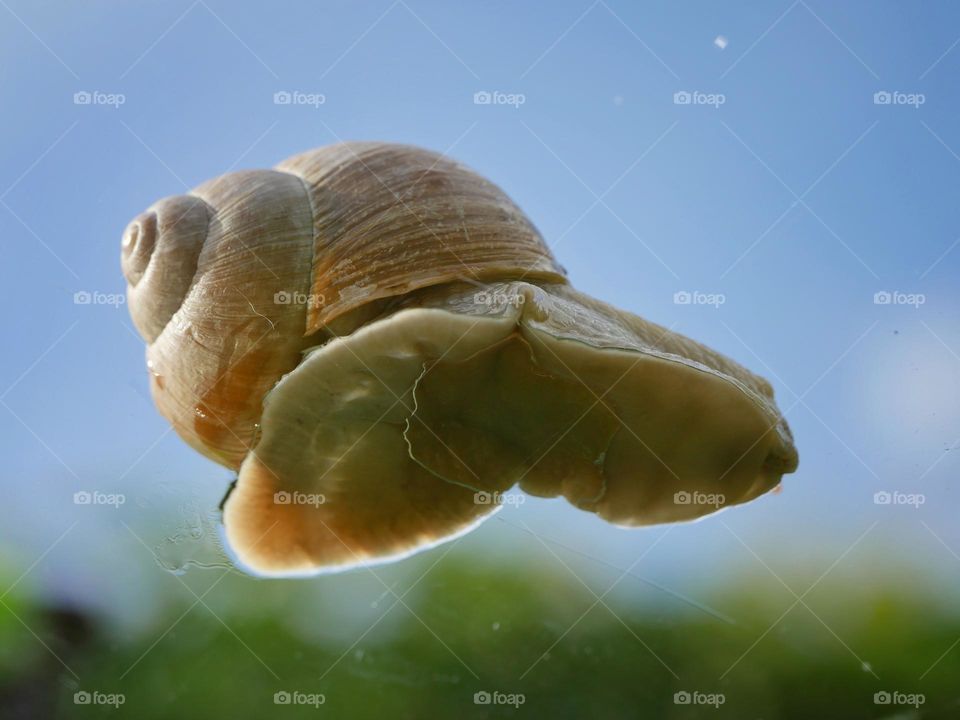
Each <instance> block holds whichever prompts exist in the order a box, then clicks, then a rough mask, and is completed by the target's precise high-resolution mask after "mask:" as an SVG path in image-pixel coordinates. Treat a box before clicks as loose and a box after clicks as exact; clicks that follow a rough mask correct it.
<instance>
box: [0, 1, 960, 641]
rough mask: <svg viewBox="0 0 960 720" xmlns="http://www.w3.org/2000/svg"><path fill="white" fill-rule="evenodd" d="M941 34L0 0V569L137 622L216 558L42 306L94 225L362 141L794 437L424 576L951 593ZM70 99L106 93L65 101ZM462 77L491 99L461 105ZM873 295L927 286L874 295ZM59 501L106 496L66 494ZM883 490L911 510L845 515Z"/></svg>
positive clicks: (490, 11) (127, 407) (888, 27)
mask: <svg viewBox="0 0 960 720" xmlns="http://www.w3.org/2000/svg"><path fill="white" fill-rule="evenodd" d="M720 35H723V36H725V37H726V38H728V45H727V46H726V47H725V48H724V49H721V48H720V47H718V46H717V45H716V44H715V42H714V40H715V38H717V36H720ZM958 36H960V12H958V10H957V7H956V5H955V4H954V3H950V2H925V3H922V4H921V3H897V2H844V3H830V2H825V1H824V0H806V1H805V2H794V3H792V4H791V3H790V2H724V3H718V2H684V3H677V2H644V3H630V2H624V1H622V0H598V1H597V2H593V3H592V4H591V3H590V2H589V1H588V0H584V1H583V2H555V3H549V4H547V3H544V4H542V5H539V6H537V5H534V4H521V3H515V2H505V1H501V2H485V3H482V4H481V3H458V4H452V3H440V2H429V1H427V0H398V1H397V2H393V3H391V2H390V0H384V1H382V2H366V3H351V2H324V3H307V2H296V3H294V2H276V3H269V4H267V3H264V4H262V5H257V4H253V3H228V2H224V1H223V0H202V1H199V2H194V3H190V2H180V1H178V2H167V3H159V2H149V3H146V2H145V3H136V4H133V3H124V4H121V3H113V2H85V3H82V4H80V3H59V2H26V1H24V0H3V1H2V2H0V97H2V108H3V111H2V114H0V129H2V132H3V137H4V138H5V142H3V143H0V199H2V203H0V300H2V308H3V311H2V312H3V319H4V323H3V326H4V328H5V336H6V342H5V348H4V352H3V353H2V354H0V378H2V379H3V382H2V383H0V399H2V407H0V423H2V427H3V432H2V433H0V452H2V455H3V458H4V462H3V464H2V470H0V489H2V498H3V501H2V502H0V535H2V545H0V562H3V563H4V564H5V565H6V566H7V567H8V570H9V572H10V573H11V575H12V577H17V576H19V575H20V574H21V573H22V572H24V571H28V570H29V572H28V573H27V575H26V576H25V577H24V579H23V580H22V583H20V589H21V590H24V589H29V591H30V592H36V593H38V594H41V595H45V596H61V597H66V598H69V599H70V600H71V601H73V602H79V603H82V604H86V605H90V606H92V607H95V608H99V609H101V610H103V611H105V612H108V613H109V614H110V615H111V617H112V618H114V619H116V620H117V621H118V622H134V623H135V622H148V621H149V620H150V617H151V614H152V613H154V612H158V606H159V605H160V603H161V599H160V598H161V597H162V593H163V592H164V591H167V590H169V591H170V592H174V591H176V590H177V585H176V583H173V582H171V581H172V578H169V577H168V576H167V572H166V571H171V570H172V571H174V572H184V571H185V569H187V568H189V567H193V566H200V567H203V566H212V567H218V568H225V567H228V565H227V563H226V560H225V558H224V556H223V554H222V552H221V550H220V548H219V546H218V538H217V533H216V513H215V508H216V504H217V503H218V502H219V500H220V498H221V497H222V495H223V492H224V490H225V488H226V485H227V483H228V482H229V481H230V479H231V477H230V473H229V472H228V471H226V470H224V469H223V468H219V467H218V466H216V465H214V464H212V463H211V462H209V461H207V460H205V459H203V458H201V457H200V456H199V455H198V454H197V453H195V452H193V451H192V450H190V449H189V448H188V447H187V446H186V444H184V443H183V442H182V441H180V440H179V439H178V438H177V437H176V435H175V434H174V433H172V432H169V429H168V426H167V424H166V422H165V421H164V420H163V419H162V418H161V417H160V416H159V414H158V413H157V412H156V411H155V409H154V408H153V406H152V404H151V402H150V400H149V396H148V389H147V387H148V386H147V375H146V370H145V367H144V359H143V351H144V348H143V343H142V341H141V340H140V338H139V336H138V335H137V333H136V332H135V331H134V330H133V327H132V324H131V322H130V319H129V317H128V315H127V311H126V309H125V308H124V307H119V308H117V307H112V306H110V305H93V304H91V305H78V304H75V303H74V294H75V293H77V292H79V291H86V292H99V293H105V294H110V293H117V294H120V293H123V292H124V289H125V285H124V281H123V278H122V275H121V273H120V269H119V243H120V234H121V232H122V230H123V228H124V227H125V225H126V223H127V222H128V221H129V220H130V219H131V218H132V217H133V216H134V215H135V214H137V213H138V212H140V211H141V210H142V209H144V208H145V207H146V206H148V205H149V204H151V203H152V202H153V201H154V200H156V199H158V198H160V197H162V196H165V195H171V194H178V193H181V192H183V191H184V190H185V189H187V188H189V187H192V186H194V185H196V184H199V183H200V182H202V181H204V180H206V179H207V178H210V177H213V176H215V175H218V174H220V173H222V172H225V171H227V170H229V169H237V168H254V167H269V166H271V165H273V164H275V163H277V162H279V161H280V160H281V159H283V158H284V157H286V156H288V155H291V154H294V153H296V152H300V151H302V150H305V149H307V148H310V147H314V146H319V145H324V144H327V143H332V142H336V141H338V140H341V139H380V140H390V141H397V142H406V143H414V144H418V145H422V146H425V147H428V148H431V149H434V150H437V151H440V152H447V153H449V154H450V155H451V156H453V157H455V158H457V159H459V160H462V161H463V162H465V163H467V164H468V165H471V166H472V167H473V168H475V169H476V170H478V171H479V172H481V173H483V174H484V175H486V176H488V177H489V178H491V179H492V180H494V181H495V182H496V183H498V184H499V185H501V186H502V187H503V188H504V189H505V190H506V191H507V192H508V193H509V194H510V195H511V196H512V197H513V198H514V199H515V200H516V201H517V203H518V204H519V205H520V206H521V207H522V208H524V209H525V211H526V212H527V213H528V215H529V216H530V218H531V219H532V220H533V221H534V222H535V223H536V224H537V226H538V227H539V228H540V230H541V232H542V233H543V235H544V237H545V238H546V239H547V241H548V242H549V243H550V244H551V246H552V247H553V249H554V252H555V254H556V256H557V257H558V259H559V260H560V262H561V263H562V264H563V265H564V266H565V267H566V268H567V270H568V271H569V274H570V277H571V280H572V282H573V283H574V284H575V285H576V286H577V287H578V288H579V289H581V290H583V291H585V292H588V293H590V294H592V295H595V296H597V297H600V298H602V299H604V300H606V301H608V302H611V303H613V304H615V305H618V306H620V307H622V308H625V309H628V310H630V311H633V312H635V313H638V314H641V315H644V316H646V317H648V318H650V319H652V320H655V321H657V322H660V323H662V324H665V325H668V326H671V327H672V328H673V329H675V330H677V331H679V332H683V333H685V334H688V335H690V336H691V337H693V338H696V339H697V340H699V341H702V342H704V343H706V344H708V345H710V346H712V347H714V348H716V349H718V350H720V351H722V352H724V353H726V354H728V355H730V356H732V357H734V358H736V359H737V360H739V361H740V362H742V363H743V364H745V365H747V366H748V367H750V368H752V369H754V370H755V371H757V372H759V373H761V374H763V375H765V376H766V377H768V378H769V379H770V380H771V381H772V383H773V385H774V387H775V389H776V393H777V397H778V400H779V402H780V405H781V408H782V409H783V410H785V411H786V412H787V417H788V420H789V422H790V424H791V426H792V428H793V430H794V433H795V436H796V440H797V444H798V447H799V450H800V456H801V466H800V469H799V471H798V472H797V473H796V474H794V475H791V476H788V477H787V478H786V479H785V482H784V489H783V492H782V493H780V494H777V495H770V496H767V497H764V498H762V499H760V500H758V501H757V502H755V503H753V504H751V505H748V506H744V507H739V508H735V509H732V510H729V511H726V512H723V513H721V514H719V515H717V516H714V517H710V518H707V519H704V520H702V521H700V522H697V523H693V524H687V525H679V526H674V527H670V528H651V529H647V530H633V531H625V530H621V529H617V528H613V527H610V526H608V525H606V524H604V523H603V522H602V521H600V520H599V519H597V518H596V517H594V516H592V515H589V514H585V513H581V512H578V511H576V510H575V509H573V508H572V507H570V506H568V505H567V504H566V503H564V502H562V501H544V500H532V499H531V500H529V501H528V502H526V503H524V504H523V505H522V506H520V507H519V508H506V509H504V510H503V511H502V512H501V513H500V515H499V516H498V518H497V519H494V520H491V521H488V522H487V523H486V524H484V525H483V526H482V527H481V528H479V529H478V530H477V531H476V532H474V533H473V534H471V535H470V536H468V537H466V538H464V539H463V540H462V541H461V543H460V545H459V546H458V547H457V548H456V550H455V551H454V553H452V554H451V555H450V556H449V557H448V558H447V559H445V560H444V562H471V561H473V560H472V558H476V557H483V558H485V559H486V560H487V561H492V562H504V563H506V562H518V563H537V564H545V563H551V564H554V563H556V560H555V559H554V558H552V557H551V556H550V555H549V554H547V553H545V552H544V547H543V546H542V545H541V544H540V543H538V542H537V540H536V539H535V538H534V536H533V535H531V534H529V533H528V532H526V530H527V529H529V530H530V531H531V532H534V533H536V534H537V535H540V536H541V537H543V538H547V539H558V540H561V541H562V542H563V543H565V544H566V545H567V546H569V547H570V548H573V550H574V551H575V552H571V553H570V554H567V555H565V556H564V557H565V560H566V562H568V563H569V565H570V567H571V568H572V569H573V570H574V571H575V572H576V573H578V574H579V575H581V576H583V577H585V578H589V577H590V576H591V575H592V574H595V573H597V572H599V571H600V570H601V569H603V568H604V567H605V566H603V564H602V563H611V564H613V565H615V566H617V567H621V568H625V567H627V566H628V565H629V564H630V563H631V562H633V561H634V560H635V559H636V558H637V557H638V556H639V555H640V553H641V552H644V551H648V550H649V552H648V554H647V555H646V556H645V557H644V559H643V561H642V563H640V564H639V565H638V566H637V572H638V573H640V574H643V575H644V576H646V577H650V578H655V579H656V581H657V582H660V583H662V584H664V585H667V586H669V587H671V588H673V589H675V590H677V591H678V592H683V593H687V594H689V595H692V596H696V595H697V592H698V588H700V586H702V585H703V584H709V583H712V582H716V581H719V580H723V579H726V578H728V577H730V576H731V575H732V574H735V573H740V574H743V575H744V576H747V577H753V578H755V579H758V580H759V581H762V582H766V583H769V584H771V585H772V586H775V585H776V580H775V578H774V577H772V576H771V573H776V574H785V573H788V572H789V573H793V574H795V575H796V574H799V575H800V576H801V577H802V579H803V582H802V583H801V585H802V587H801V586H800V585H798V586H797V589H798V590H800V589H803V588H805V587H807V585H809V584H810V583H812V582H813V581H814V580H815V579H816V578H817V577H818V576H819V575H820V574H821V573H822V572H823V571H825V570H827V568H828V567H830V566H831V563H833V562H834V561H836V560H838V558H842V560H840V562H839V563H838V564H837V565H836V566H834V569H833V570H832V571H831V572H832V573H836V574H837V575H839V576H842V577H845V578H847V579H850V578H860V579H861V580H862V583H863V584H864V586H869V584H870V583H871V582H873V581H875V580H876V579H877V578H878V577H884V576H887V575H890V574H895V575H899V574H901V573H904V572H907V570H905V568H911V570H910V572H913V573H917V574H918V577H919V578H920V580H921V582H922V583H926V584H928V585H929V588H930V592H931V594H937V595H940V594H941V593H943V592H946V591H956V589H957V585H958V582H957V579H958V578H960V572H958V571H960V558H958V556H957V553H958V552H960V527H958V526H957V523H956V507H957V501H958V490H957V485H956V482H954V481H955V479H956V475H957V471H958V468H960V452H958V441H960V402H958V400H960V323H958V322H957V320H958V310H960V286H958V283H957V276H958V270H960V248H958V247H957V245H958V240H960V203H958V202H957V199H958V193H957V190H958V187H960V185H958V180H960V156H958V153H960V129H958V126H957V123H956V117H957V112H958V109H960V107H958V92H957V86H956V82H955V80H956V77H957V73H958V71H960V46H958V44H957V41H958ZM82 91H88V92H93V91H99V92H102V93H121V94H122V95H123V96H124V103H123V105H122V106H120V107H113V106H109V105H94V104H90V105H77V104H75V103H74V94H75V93H77V92H82ZM279 91H300V92H303V93H319V94H322V95H323V96H324V98H325V102H324V103H323V104H322V105H319V106H317V107H312V106H296V105H277V104H274V102H273V96H274V93H276V92H279ZM481 91H491V92H492V91H499V92H503V93H520V94H522V95H523V96H524V102H523V104H522V105H520V106H518V107H514V106H510V105H494V104H491V105H477V104H474V101H473V98H474V93H477V92H481ZM680 91H688V92H694V91H698V92H702V93H721V94H722V95H723V97H724V103H723V104H722V105H720V106H719V107H715V106H711V105H693V104H690V105H682V104H675V103H674V93H677V92H680ZM880 91H889V92H893V91H899V92H902V93H920V94H922V95H923V100H924V102H923V104H922V105H920V106H919V107H915V106H911V105H893V104H891V105H878V104H875V103H874V93H876V92H880ZM681 291H688V292H694V291H698V292H702V293H722V294H723V296H724V298H725V302H724V304H723V305H721V306H719V307H712V306H709V305H682V304H676V303H675V302H674V294H675V293H677V292H681ZM883 291H887V292H893V291H899V292H902V293H920V294H922V295H923V299H924V303H923V304H922V305H921V306H919V307H914V306H911V305H893V304H889V305H878V304H875V303H874V294H875V293H877V292H883ZM79 490H99V491H101V492H119V493H124V494H125V496H126V503H125V504H124V505H123V506H122V507H121V508H119V509H113V508H109V507H87V506H77V505H75V504H74V503H73V493H74V492H76V491H79ZM895 490H899V491H902V492H910V493H923V494H924V496H925V503H924V504H923V506H922V507H920V508H914V507H910V506H892V505H877V504H875V503H874V493H876V492H878V491H895ZM664 533H666V535H665V534H664ZM654 543H656V545H655V547H654ZM651 548H652V549H651ZM438 552H442V551H441V550H432V551H430V553H438ZM151 553H153V554H154V555H156V556H157V558H158V561H155V559H154V558H153V557H151ZM578 553H579V554H578ZM759 560H762V563H761V562H760V561H759ZM35 561H36V564H34V563H35ZM416 562H417V561H416V560H410V561H405V562H403V563H400V564H398V565H396V566H391V567H389V568H386V569H384V572H385V573H388V574H389V573H393V574H402V573H404V572H406V570H405V568H407V567H408V566H409V564H410V563H416ZM764 564H766V566H767V567H764ZM768 568H769V571H768ZM190 572H191V573H193V572H199V573H201V574H202V570H196V571H193V570H191V571H190ZM334 581H335V582H338V583H341V584H340V585H338V586H337V587H338V588H345V587H347V585H346V584H348V583H349V582H350V579H349V577H347V578H346V579H344V576H341V578H340V579H335V580H334ZM252 582H261V581H252ZM304 582H317V583H329V582H331V580H330V579H329V578H321V579H318V580H315V581H304ZM326 587H331V586H330V585H326ZM381 590H382V588H378V587H377V586H376V585H374V586H372V588H371V591H372V592H374V594H376V593H379V592H380V591H381ZM344 592H345V591H344ZM131 599H134V600H136V602H130V600H131ZM652 599H653V601H658V599H659V600H666V599H668V597H667V596H666V595H664V594H660V595H657V594H654V595H653V596H652Z"/></svg>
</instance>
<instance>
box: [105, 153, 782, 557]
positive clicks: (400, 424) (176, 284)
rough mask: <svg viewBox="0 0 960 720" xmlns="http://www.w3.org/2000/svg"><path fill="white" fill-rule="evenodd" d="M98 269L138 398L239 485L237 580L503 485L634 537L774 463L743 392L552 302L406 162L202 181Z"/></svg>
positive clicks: (707, 356) (142, 218)
mask: <svg viewBox="0 0 960 720" xmlns="http://www.w3.org/2000/svg"><path fill="white" fill-rule="evenodd" d="M122 266H123V271H124V274H125V276H126V278H127V282H128V296H129V306H130V312H131V315H132V317H133V320H134V323H135V324H136V326H137V328H138V330H139V331H140V333H141V334H142V335H143V337H144V339H145V340H146V341H147V344H148V347H147V364H148V367H149V369H150V373H151V392H152V394H153V397H154V400H155V402H156V404H157V406H158V408H159V409H160V412H161V413H162V414H163V415H164V416H165V417H166V418H167V419H168V420H169V421H170V422H171V423H172V424H173V426H174V428H175V429H176V431H177V432H178V434H180V436H181V437H183V438H184V439H185V440H186V441H187V442H188V443H190V444H191V445H192V446H193V447H195V448H196V449H197V450H199V451H200V452H202V453H204V454H205V455H207V456H208V457H210V458H212V459H213V460H215V461H217V462H219V463H221V464H223V465H225V466H227V467H230V468H233V469H236V470H238V471H239V476H238V481H237V483H236V487H235V488H234V490H233V491H232V492H231V494H230V496H229V497H228V499H227V502H226V504H225V508H224V522H225V526H226V532H227V538H228V540H229V542H230V545H231V547H232V549H233V550H234V552H235V553H236V555H237V556H238V559H239V560H240V561H241V562H242V563H243V564H245V565H246V566H248V567H249V568H251V569H252V570H254V571H257V572H260V573H263V574H271V575H290V574H303V573H313V572H318V571H322V570H330V569H338V568H343V567H349V566H352V565H356V564H359V563H365V562H371V561H379V560H384V559H389V558H393V557H398V556H401V555H404V554H407V553H409V552H412V551H415V550H417V549H421V548H423V547H427V546H429V545H431V544H434V543H436V542H439V541H441V540H444V539H447V538H449V537H452V536H454V535H456V534H458V533H461V532H465V531H466V530H468V529H470V528H471V527H472V526H473V525H474V524H476V523H477V522H479V521H480V520H482V519H483V518H484V517H485V516H487V515H489V514H490V513H491V512H493V511H495V510H496V509H497V508H498V507H499V498H500V493H502V492H504V491H506V490H508V489H509V488H511V487H513V486H515V485H517V484H519V486H520V487H521V488H522V489H523V490H524V491H526V492H528V493H530V494H534V495H540V496H545V497H553V496H557V495H562V496H564V497H566V498H567V499H568V500H569V501H570V502H571V503H572V504H574V505H576V506H577V507H579V508H581V509H584V510H588V511H591V512H595V513H597V514H598V515H600V516H601V517H603V518H605V519H607V520H609V521H611V522H615V523H618V524H624V525H641V524H649V523H653V522H666V521H672V520H678V519H689V518H693V517H697V516H700V515H702V514H705V513H706V512H709V511H712V510H714V509H716V507H717V506H718V505H716V504H715V505H714V506H705V505H703V504H701V503H699V502H684V501H683V498H684V493H686V494H687V496H689V497H691V498H693V497H695V495H694V494H695V493H701V494H705V493H709V494H711V496H719V497H721V498H722V500H721V501H720V503H719V505H731V504H736V503H740V502H745V501H747V500H750V499H752V498H753V497H756V496H757V495H759V494H761V493H763V492H766V491H767V490H769V489H771V488H773V487H774V486H776V485H777V484H778V483H779V481H780V477H781V475H782V474H783V473H786V472H792V471H793V470H794V469H795V467H796V465H797V454H796V450H795V449H794V447H793V443H792V438H791V435H790V431H789V428H788V427H787V425H786V422H785V421H784V420H783V418H782V417H781V415H780V413H779V411H778V410H777V408H776V405H775V403H774V401H773V392H772V390H771V388H770V385H769V384H768V383H767V382H766V381H765V380H763V379H762V378H760V377H758V376H756V375H753V374H752V373H750V372H749V371H748V370H746V369H745V368H743V367H741V366H740V365H738V364H736V363H735V362H733V361H732V360H729V359H727V358H725V357H723V356H721V355H719V354H718V353H715V352H713V351H712V350H710V349H709V348H705V347H703V346H702V345H699V344H697V343H695V342H694V341H692V340H689V339H687V338H685V337H683V336H680V335H677V334H675V333H672V332H670V331H668V330H666V329H664V328H662V327H660V326H658V325H655V324H653V323H649V322H647V321H646V320H644V319H642V318H639V317H636V316H633V315H630V314H628V313H624V312H622V311H619V310H617V309H616V308H613V307H611V306H609V305H606V304H604V303H601V302H599V301H597V300H594V299H593V298H590V297H587V296H585V295H583V294H582V293H579V292H577V291H576V290H575V289H573V288H572V287H571V286H570V285H569V284H568V282H567V279H566V276H565V273H564V271H563V269H562V268H561V267H560V266H559V265H558V264H557V262H556V261H555V260H554V258H553V256H552V254H551V252H550V250H549V249H548V248H547V246H546V244H545V243H544V242H543V239H542V238H541V237H540V235H539V233H538V232H537V230H536V228H535V227H534V226H533V225H532V223H531V222H530V221H529V220H528V219H527V218H526V216H525V215H524V214H523V213H522V212H521V211H520V210H519V208H517V206H516V205H515V204H514V203H513V202H512V201H511V200H510V199H509V198H508V197H507V196H506V195H505V194H504V193H503V191H501V190H500V189H499V188H497V187H496V186H495V185H493V184H492V183H490V182H489V181H487V180H485V179H483V178H482V177H480V176H478V175H477V174H476V173H474V172H472V171H470V170H469V169H467V168H465V167H464V166H462V165H460V164H458V163H456V162H454V161H451V160H449V159H447V158H445V157H443V156H440V155H437V154H435V153H432V152H428V151H426V150H421V149H418V148H413V147H408V146H401V145H392V144H386V143H342V144H338V145H333V146H329V147H324V148H320V149H318V150H314V151H311V152H307V153H304V154H301V155H298V156H295V157H293V158H290V159H288V160H286V161H284V162H282V163H281V164H280V165H278V166H277V168H276V169H275V170H254V171H244V172H236V173H231V174H228V175H224V176H221V177H219V178H216V179H214V180H211V181H209V182H207V183H204V184H203V185H201V186H200V187H198V188H196V189H195V190H193V191H191V192H190V193H189V194H188V195H185V196H179V197H171V198H166V199H164V200H161V201H159V202H157V203H156V204H154V205H153V206H152V207H151V208H149V209H148V210H147V211H146V212H144V213H142V214H141V215H139V216H138V217H137V218H135V219H134V220H133V221H132V222H131V224H130V225H129V226H128V228H127V230H126V232H125V234H124V239H123V243H122ZM678 497H679V498H680V500H677V498H678Z"/></svg>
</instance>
